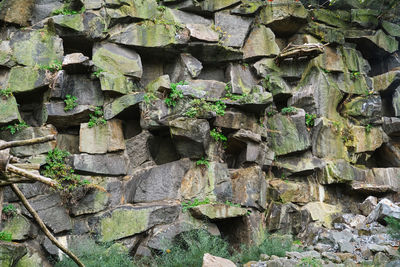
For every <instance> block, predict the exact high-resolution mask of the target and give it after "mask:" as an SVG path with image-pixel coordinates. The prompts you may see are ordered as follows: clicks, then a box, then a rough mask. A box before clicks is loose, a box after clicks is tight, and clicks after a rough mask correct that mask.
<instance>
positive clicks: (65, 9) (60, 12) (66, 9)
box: [51, 5, 85, 16]
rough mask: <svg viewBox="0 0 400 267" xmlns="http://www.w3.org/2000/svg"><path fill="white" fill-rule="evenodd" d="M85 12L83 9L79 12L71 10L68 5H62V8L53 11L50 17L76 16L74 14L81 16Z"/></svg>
mask: <svg viewBox="0 0 400 267" xmlns="http://www.w3.org/2000/svg"><path fill="white" fill-rule="evenodd" d="M83 12H85V7H82V8H81V9H80V10H79V11H76V10H72V9H71V8H70V7H69V6H68V5H64V6H63V7H62V8H59V9H55V10H53V12H51V15H53V16H56V15H76V14H82V13H83Z"/></svg>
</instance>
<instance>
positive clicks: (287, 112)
mask: <svg viewBox="0 0 400 267" xmlns="http://www.w3.org/2000/svg"><path fill="white" fill-rule="evenodd" d="M296 113H297V109H296V108H295V107H286V108H283V109H282V110H281V114H282V115H293V114H296Z"/></svg>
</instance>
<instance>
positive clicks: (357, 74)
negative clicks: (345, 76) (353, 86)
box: [350, 71, 361, 80]
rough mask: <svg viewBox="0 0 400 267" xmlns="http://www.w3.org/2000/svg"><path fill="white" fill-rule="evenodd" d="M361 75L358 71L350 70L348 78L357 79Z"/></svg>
mask: <svg viewBox="0 0 400 267" xmlns="http://www.w3.org/2000/svg"><path fill="white" fill-rule="evenodd" d="M360 77H361V73H360V72H359V71H352V72H350V78H351V79H352V80H357V79H359V78H360Z"/></svg>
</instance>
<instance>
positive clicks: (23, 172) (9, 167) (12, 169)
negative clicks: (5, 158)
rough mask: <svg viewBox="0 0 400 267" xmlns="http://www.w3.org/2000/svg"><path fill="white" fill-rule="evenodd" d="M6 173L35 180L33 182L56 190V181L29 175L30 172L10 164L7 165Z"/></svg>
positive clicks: (32, 174)
mask: <svg viewBox="0 0 400 267" xmlns="http://www.w3.org/2000/svg"><path fill="white" fill-rule="evenodd" d="M6 171H9V172H12V173H15V174H18V175H21V176H25V177H27V178H29V179H32V180H35V181H39V182H42V183H44V184H47V185H48V186H51V187H53V188H57V187H58V182H57V181H54V180H53V179H50V178H47V177H44V176H42V175H39V174H34V173H31V172H28V171H26V170H24V169H21V168H18V167H15V166H14V165H12V164H8V165H7V170H6Z"/></svg>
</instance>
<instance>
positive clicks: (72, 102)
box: [64, 95, 78, 111]
mask: <svg viewBox="0 0 400 267" xmlns="http://www.w3.org/2000/svg"><path fill="white" fill-rule="evenodd" d="M76 100H78V98H77V97H76V96H71V95H66V96H65V99H64V103H65V107H64V111H68V110H73V109H74V108H75V107H76V106H78V103H76Z"/></svg>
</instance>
